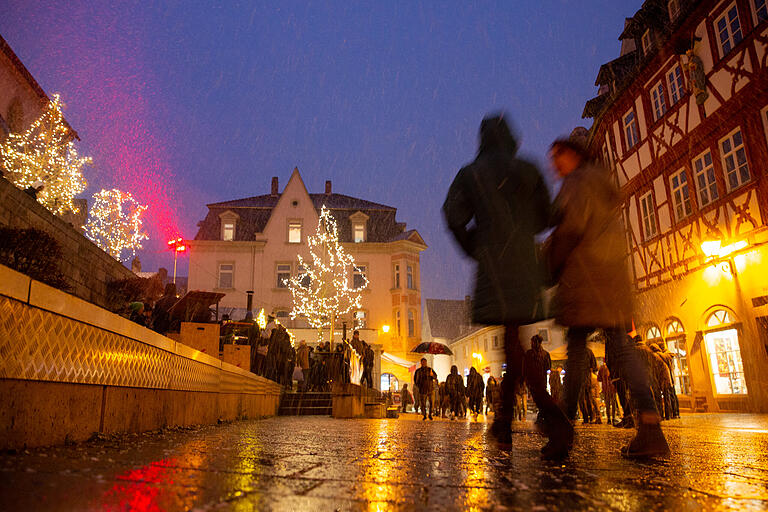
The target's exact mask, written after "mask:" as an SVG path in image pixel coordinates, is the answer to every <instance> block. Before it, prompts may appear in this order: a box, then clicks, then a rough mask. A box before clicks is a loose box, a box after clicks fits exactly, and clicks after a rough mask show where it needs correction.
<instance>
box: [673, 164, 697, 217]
mask: <svg viewBox="0 0 768 512" xmlns="http://www.w3.org/2000/svg"><path fill="white" fill-rule="evenodd" d="M680 176H682V177H683V180H679V179H678V185H677V186H675V184H674V180H675V178H679V177H680ZM684 189H685V190H687V193H688V198H687V210H688V211H687V213H686V211H685V210H686V198H685V197H684V195H685V194H684V192H683V190H684ZM669 192H670V193H669V196H670V197H671V198H672V202H671V204H672V211H673V213H674V216H675V222H681V221H683V220H685V219H687V218H688V217H690V216H691V215H693V201H692V200H691V186H690V183H688V173H687V172H686V169H685V167H682V168H681V169H679V170H678V171H677V172H674V173H672V174H671V175H670V176H669ZM678 192H679V194H680V201H679V203H678ZM678 207H680V208H681V210H682V211H683V215H679V214H678V212H677V209H678Z"/></svg>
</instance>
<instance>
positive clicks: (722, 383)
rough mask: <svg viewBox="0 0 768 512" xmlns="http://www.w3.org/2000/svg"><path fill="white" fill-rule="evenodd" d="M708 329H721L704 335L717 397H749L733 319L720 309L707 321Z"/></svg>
mask: <svg viewBox="0 0 768 512" xmlns="http://www.w3.org/2000/svg"><path fill="white" fill-rule="evenodd" d="M707 327H709V328H717V330H715V331H712V332H708V333H707V334H705V335H704V340H705V341H706V344H707V353H708V355H709V366H710V370H711V371H712V376H713V378H714V381H715V391H716V393H717V394H718V395H746V394H747V383H746V381H745V380H744V363H743V362H742V360H741V349H740V347H739V333H738V331H737V330H736V328H735V327H734V326H733V317H732V316H731V314H730V313H729V312H728V311H726V310H724V309H718V310H716V311H715V312H714V313H712V314H711V315H710V316H709V318H708V319H707Z"/></svg>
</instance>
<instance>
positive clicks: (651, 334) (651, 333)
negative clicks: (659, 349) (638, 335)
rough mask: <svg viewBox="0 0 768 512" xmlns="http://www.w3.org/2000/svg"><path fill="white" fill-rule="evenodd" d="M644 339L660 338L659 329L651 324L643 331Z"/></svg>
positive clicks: (653, 339)
mask: <svg viewBox="0 0 768 512" xmlns="http://www.w3.org/2000/svg"><path fill="white" fill-rule="evenodd" d="M645 339H646V340H649V341H655V340H658V339H661V331H660V330H659V328H658V327H656V326H655V325H652V326H650V327H649V328H648V330H647V331H645Z"/></svg>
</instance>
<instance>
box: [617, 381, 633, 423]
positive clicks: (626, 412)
mask: <svg viewBox="0 0 768 512" xmlns="http://www.w3.org/2000/svg"><path fill="white" fill-rule="evenodd" d="M615 386H616V396H617V397H618V399H619V403H620V404H621V410H622V415H621V416H622V418H629V417H631V416H632V402H631V401H630V400H629V397H628V396H627V385H626V383H625V382H624V379H619V380H617V381H616V383H615Z"/></svg>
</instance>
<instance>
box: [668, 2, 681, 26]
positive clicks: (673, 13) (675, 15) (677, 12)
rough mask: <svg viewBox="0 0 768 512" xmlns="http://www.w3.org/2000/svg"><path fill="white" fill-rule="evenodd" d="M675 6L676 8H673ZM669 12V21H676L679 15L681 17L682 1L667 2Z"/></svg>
mask: <svg viewBox="0 0 768 512" xmlns="http://www.w3.org/2000/svg"><path fill="white" fill-rule="evenodd" d="M673 5H674V6H675V10H674V11H673V10H672V6H673ZM667 14H668V15H669V21H670V23H671V22H674V21H675V20H676V19H677V18H678V17H680V1H679V0H669V1H668V2H667Z"/></svg>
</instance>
